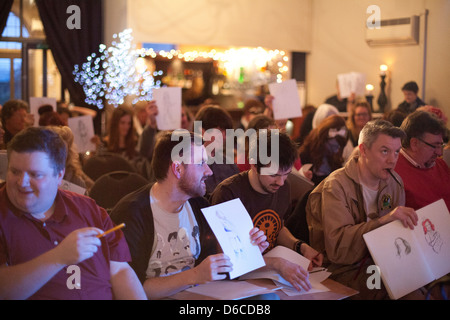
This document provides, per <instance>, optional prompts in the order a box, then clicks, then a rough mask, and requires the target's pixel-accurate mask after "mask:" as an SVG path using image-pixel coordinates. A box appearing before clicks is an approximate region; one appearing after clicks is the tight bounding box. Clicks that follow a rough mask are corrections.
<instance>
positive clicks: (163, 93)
mask: <svg viewBox="0 0 450 320" xmlns="http://www.w3.org/2000/svg"><path fill="white" fill-rule="evenodd" d="M153 100H155V101H156V105H157V106H158V115H157V116H156V124H157V126H158V129H159V130H175V129H180V128H181V103H182V101H181V88H179V87H164V88H159V89H154V90H153Z"/></svg>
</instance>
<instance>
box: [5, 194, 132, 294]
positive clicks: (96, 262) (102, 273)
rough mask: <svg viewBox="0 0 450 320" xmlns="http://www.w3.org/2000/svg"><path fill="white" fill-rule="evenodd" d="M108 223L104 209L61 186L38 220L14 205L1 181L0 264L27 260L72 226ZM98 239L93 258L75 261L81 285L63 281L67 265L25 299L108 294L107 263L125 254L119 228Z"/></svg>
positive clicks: (109, 225)
mask: <svg viewBox="0 0 450 320" xmlns="http://www.w3.org/2000/svg"><path fill="white" fill-rule="evenodd" d="M113 226H114V224H113V223H112V221H111V219H110V218H109V216H108V214H107V212H106V211H105V210H104V209H102V208H100V207H98V206H97V205H96V204H95V201H94V200H92V199H90V198H88V197H84V196H80V195H77V194H75V193H72V192H68V191H62V190H59V191H58V193H57V195H56V198H55V211H54V213H53V215H52V216H51V217H50V218H49V219H47V220H46V221H44V222H42V221H40V220H38V219H36V218H34V217H33V216H32V215H31V214H29V213H26V212H23V211H20V210H19V209H17V208H16V207H14V205H13V204H12V203H11V201H10V200H9V199H8V196H7V193H6V188H5V186H3V187H2V188H0V265H4V264H7V265H9V266H13V265H17V264H20V263H24V262H27V261H30V260H32V259H34V258H36V257H38V256H40V255H42V254H43V253H45V252H47V251H49V250H51V249H53V248H55V247H56V246H57V245H58V244H59V243H61V241H63V240H64V238H65V237H66V236H67V235H68V234H69V233H70V232H72V231H74V230H77V229H80V228H86V227H97V228H99V229H102V230H108V229H110V228H112V227H113ZM101 242H102V245H101V247H99V250H98V251H97V253H95V254H94V256H93V257H92V258H89V259H86V260H84V261H83V262H81V263H79V264H78V265H77V266H78V267H79V268H80V276H81V278H80V279H81V281H80V289H76V288H73V287H72V289H71V288H69V286H68V285H67V283H68V279H69V277H70V276H71V275H72V272H70V271H68V270H67V269H68V267H69V266H66V267H64V268H63V269H62V270H61V271H59V272H58V273H57V274H56V275H55V276H54V277H53V278H52V279H51V280H50V281H48V282H47V283H46V284H45V285H44V286H43V287H41V289H39V290H38V291H37V292H36V293H35V294H34V295H32V296H31V297H30V299H64V300H69V299H70V300H71V299H89V300H92V299H102V300H103V299H105V300H106V299H112V288H111V283H110V278H111V275H110V262H111V261H120V262H122V261H129V260H130V253H129V250H128V246H127V243H126V241H125V238H124V236H123V233H122V232H121V231H117V232H113V233H110V234H108V235H107V236H105V237H103V238H102V239H101ZM68 272H69V273H68Z"/></svg>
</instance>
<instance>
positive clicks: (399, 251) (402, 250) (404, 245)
mask: <svg viewBox="0 0 450 320" xmlns="http://www.w3.org/2000/svg"><path fill="white" fill-rule="evenodd" d="M394 245H395V249H396V255H397V257H398V258H401V257H404V256H407V255H408V254H410V253H411V245H410V244H409V242H408V241H406V240H405V239H403V238H400V237H398V238H396V239H395V241H394Z"/></svg>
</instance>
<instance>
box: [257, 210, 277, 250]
mask: <svg viewBox="0 0 450 320" xmlns="http://www.w3.org/2000/svg"><path fill="white" fill-rule="evenodd" d="M253 225H254V226H255V227H257V228H259V229H260V230H262V231H263V232H264V234H265V235H266V237H267V241H268V242H269V244H270V245H269V248H268V249H272V248H273V247H275V244H276V242H277V237H278V233H279V232H280V230H281V227H282V225H281V219H280V216H279V215H278V213H276V212H275V211H273V210H269V209H267V210H263V211H261V212H259V213H258V214H257V215H256V216H255V217H254V218H253Z"/></svg>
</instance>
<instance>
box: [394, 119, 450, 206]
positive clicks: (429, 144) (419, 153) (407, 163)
mask: <svg viewBox="0 0 450 320" xmlns="http://www.w3.org/2000/svg"><path fill="white" fill-rule="evenodd" d="M401 128H402V129H403V131H405V133H406V138H405V139H404V140H403V141H402V149H401V151H400V155H399V158H398V161H397V165H396V167H395V171H396V172H397V173H398V174H399V175H400V176H401V178H402V179H403V183H404V185H405V195H406V206H407V207H411V208H414V209H415V210H417V209H420V208H422V207H424V206H426V205H428V204H430V203H433V202H435V201H437V200H439V199H441V198H442V199H444V201H445V203H446V205H447V207H448V208H450V169H449V167H448V166H447V164H446V163H445V161H444V160H442V152H443V149H444V138H445V137H446V135H447V129H446V127H445V124H444V122H443V121H441V120H440V119H439V118H437V117H436V116H435V115H434V114H432V113H429V112H426V111H415V112H413V113H412V114H410V115H409V116H408V117H407V118H406V119H405V120H404V121H403V123H402V125H401Z"/></svg>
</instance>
